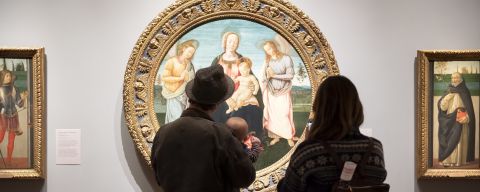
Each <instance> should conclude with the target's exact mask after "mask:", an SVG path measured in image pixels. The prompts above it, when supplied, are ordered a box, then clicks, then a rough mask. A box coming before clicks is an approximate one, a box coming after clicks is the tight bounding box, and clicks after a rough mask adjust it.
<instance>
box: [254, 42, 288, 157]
mask: <svg viewBox="0 0 480 192" xmlns="http://www.w3.org/2000/svg"><path fill="white" fill-rule="evenodd" d="M263 49H264V51H265V64H264V67H263V74H264V79H263V80H262V91H263V103H264V104H265V108H264V110H263V126H264V127H265V129H267V130H268V137H270V138H272V140H271V141H270V145H274V144H276V143H278V142H279V141H280V138H284V139H287V141H288V145H289V146H290V147H292V146H293V145H294V144H295V143H294V142H293V139H294V135H295V124H294V123H293V110H292V94H291V89H292V79H293V76H294V73H295V71H294V69H293V62H292V58H290V56H288V55H286V54H284V53H282V52H280V51H279V49H278V46H277V45H276V43H275V42H274V41H266V42H265V43H264V46H263Z"/></svg>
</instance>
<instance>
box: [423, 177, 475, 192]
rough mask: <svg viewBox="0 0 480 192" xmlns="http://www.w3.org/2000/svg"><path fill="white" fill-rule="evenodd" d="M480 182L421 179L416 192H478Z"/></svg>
mask: <svg viewBox="0 0 480 192" xmlns="http://www.w3.org/2000/svg"><path fill="white" fill-rule="evenodd" d="M478 189H480V182H479V181H478V180H458V181H457V180H444V179H443V180H442V179H439V180H419V181H418V182H417V190H415V191H416V192H430V191H435V192H452V191H458V192H460V191H461V192H478Z"/></svg>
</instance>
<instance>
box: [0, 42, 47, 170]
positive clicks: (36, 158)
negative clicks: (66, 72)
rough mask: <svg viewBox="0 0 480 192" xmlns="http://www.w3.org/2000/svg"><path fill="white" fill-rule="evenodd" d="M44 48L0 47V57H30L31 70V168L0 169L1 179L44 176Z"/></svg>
mask: <svg viewBox="0 0 480 192" xmlns="http://www.w3.org/2000/svg"><path fill="white" fill-rule="evenodd" d="M44 52H45V50H44V48H43V47H42V48H0V57H7V58H30V59H32V66H31V67H30V70H31V80H30V82H29V83H31V92H30V93H29V95H30V96H31V98H32V100H31V107H32V113H31V118H32V119H31V120H32V125H31V126H32V129H33V136H32V142H33V144H32V146H31V147H32V155H33V158H32V168H30V169H0V178H2V179H43V178H44V176H45V170H44V167H45V166H44V163H45V134H46V129H45V112H46V110H45V109H46V108H45V64H44V63H45V53H44Z"/></svg>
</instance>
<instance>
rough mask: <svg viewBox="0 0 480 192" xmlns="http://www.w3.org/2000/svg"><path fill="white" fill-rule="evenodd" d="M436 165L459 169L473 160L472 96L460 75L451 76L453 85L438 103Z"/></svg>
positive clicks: (473, 124) (473, 115)
mask: <svg viewBox="0 0 480 192" xmlns="http://www.w3.org/2000/svg"><path fill="white" fill-rule="evenodd" d="M438 109H439V113H438V123H439V131H438V141H439V145H440V146H439V158H438V160H439V162H440V164H441V165H443V166H445V167H458V166H461V165H465V164H467V163H468V162H470V161H474V160H475V114H474V111H473V104H472V96H471V94H470V91H469V90H468V88H467V86H466V85H465V81H464V80H463V78H462V75H461V74H460V73H458V72H455V73H453V74H452V82H451V84H450V85H449V86H448V89H447V91H446V92H445V94H444V95H443V96H442V97H441V98H440V100H439V101H438Z"/></svg>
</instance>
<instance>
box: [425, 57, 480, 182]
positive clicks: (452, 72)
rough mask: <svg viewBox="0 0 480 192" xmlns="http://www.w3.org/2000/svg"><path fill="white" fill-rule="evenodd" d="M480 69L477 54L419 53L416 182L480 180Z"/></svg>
mask: <svg viewBox="0 0 480 192" xmlns="http://www.w3.org/2000/svg"><path fill="white" fill-rule="evenodd" d="M479 68H480V50H445V51H443V50H419V51H418V52H417V58H416V175H417V178H418V179H455V178H457V179H479V178H480V163H479V162H478V159H479V158H478V156H479V151H480V150H479V144H478V140H479V138H478V135H480V134H479V128H478V127H479V126H478V121H479V118H478V117H479V95H480V93H479V87H480V75H479V73H480V69H479ZM472 138H473V140H472Z"/></svg>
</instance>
